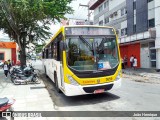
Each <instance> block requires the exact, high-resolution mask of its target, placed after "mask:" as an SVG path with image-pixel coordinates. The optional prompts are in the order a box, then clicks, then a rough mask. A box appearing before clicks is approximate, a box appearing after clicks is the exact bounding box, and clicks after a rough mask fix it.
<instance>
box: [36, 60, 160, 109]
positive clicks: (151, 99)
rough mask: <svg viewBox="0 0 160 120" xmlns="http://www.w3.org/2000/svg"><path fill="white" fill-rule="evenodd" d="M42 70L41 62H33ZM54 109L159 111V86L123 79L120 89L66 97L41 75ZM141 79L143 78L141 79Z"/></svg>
mask: <svg viewBox="0 0 160 120" xmlns="http://www.w3.org/2000/svg"><path fill="white" fill-rule="evenodd" d="M35 63H36V67H37V68H38V69H41V70H43V67H42V64H41V62H40V61H39V62H35ZM132 77H133V76H132ZM41 78H42V79H43V81H44V83H45V85H46V86H47V89H48V92H49V93H50V95H51V98H52V100H53V103H54V105H55V109H60V110H75V111H78V110H80V111H93V110H97V111H160V107H159V105H160V94H159V92H160V84H154V83H153V84H151V83H143V82H135V81H133V80H131V79H132V78H129V77H127V78H123V81H122V86H121V88H119V89H117V90H110V91H108V92H107V93H103V94H96V95H81V96H74V97H67V96H65V95H64V94H63V93H57V92H56V90H55V86H54V83H53V82H52V80H50V79H49V78H46V77H45V75H44V73H42V74H41ZM142 79H143V78H142Z"/></svg>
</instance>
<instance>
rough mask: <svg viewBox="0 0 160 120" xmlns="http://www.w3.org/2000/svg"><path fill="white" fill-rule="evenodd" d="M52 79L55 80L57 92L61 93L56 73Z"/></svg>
mask: <svg viewBox="0 0 160 120" xmlns="http://www.w3.org/2000/svg"><path fill="white" fill-rule="evenodd" d="M54 81H55V87H56V91H57V92H58V93H61V90H60V89H59V86H58V80H57V75H56V74H54Z"/></svg>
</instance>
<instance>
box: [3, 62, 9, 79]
mask: <svg viewBox="0 0 160 120" xmlns="http://www.w3.org/2000/svg"><path fill="white" fill-rule="evenodd" d="M3 70H4V74H5V76H6V78H7V76H8V70H9V67H8V63H7V61H5V62H4V65H3Z"/></svg>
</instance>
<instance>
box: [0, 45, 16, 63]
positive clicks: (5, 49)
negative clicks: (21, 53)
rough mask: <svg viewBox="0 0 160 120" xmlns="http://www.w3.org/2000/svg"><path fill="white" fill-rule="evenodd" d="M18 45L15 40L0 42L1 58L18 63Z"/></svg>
mask: <svg viewBox="0 0 160 120" xmlns="http://www.w3.org/2000/svg"><path fill="white" fill-rule="evenodd" d="M17 52H18V51H17V45H16V43H15V42H0V60H1V61H3V62H4V61H8V60H11V61H12V63H13V64H16V63H17V59H18V56H17Z"/></svg>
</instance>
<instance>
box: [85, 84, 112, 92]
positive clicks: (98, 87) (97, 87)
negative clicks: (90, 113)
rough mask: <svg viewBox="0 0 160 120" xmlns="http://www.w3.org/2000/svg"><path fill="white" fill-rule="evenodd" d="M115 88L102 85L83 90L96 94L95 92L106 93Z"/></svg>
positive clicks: (110, 85)
mask: <svg viewBox="0 0 160 120" xmlns="http://www.w3.org/2000/svg"><path fill="white" fill-rule="evenodd" d="M112 87H113V84H109V85H102V86H94V87H83V90H84V91H85V92H86V93H94V91H95V90H98V89H104V91H107V90H110V89H111V88H112Z"/></svg>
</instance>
